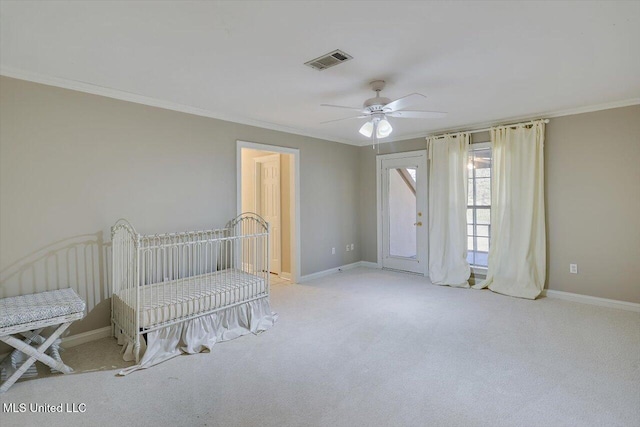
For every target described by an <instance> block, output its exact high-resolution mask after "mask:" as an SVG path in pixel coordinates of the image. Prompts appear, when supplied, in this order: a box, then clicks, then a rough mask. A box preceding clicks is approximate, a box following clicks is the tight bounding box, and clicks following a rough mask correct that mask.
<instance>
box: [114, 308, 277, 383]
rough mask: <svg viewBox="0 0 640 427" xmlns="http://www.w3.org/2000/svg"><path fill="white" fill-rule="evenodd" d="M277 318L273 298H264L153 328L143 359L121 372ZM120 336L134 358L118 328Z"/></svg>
mask: <svg viewBox="0 0 640 427" xmlns="http://www.w3.org/2000/svg"><path fill="white" fill-rule="evenodd" d="M277 319H278V315H277V314H276V313H273V312H271V306H270V305H269V300H268V299H267V298H260V299H258V300H254V301H249V302H247V303H244V304H240V305H237V306H235V307H229V308H226V309H224V310H220V311H218V312H215V313H212V314H208V315H204V316H200V317H196V318H195V319H191V320H186V321H184V322H181V323H178V324H176V325H171V326H167V327H165V328H162V329H158V330H155V331H152V332H149V333H148V334H147V342H146V343H145V342H144V340H143V339H142V337H140V341H141V346H140V354H141V355H142V358H141V359H140V363H139V364H138V365H135V366H131V367H129V368H126V369H123V370H122V371H120V372H119V373H118V375H127V374H130V373H131V372H134V371H137V370H138V369H146V368H150V367H151V366H154V365H157V364H158V363H161V362H164V361H165V360H168V359H171V358H172V357H175V356H179V355H180V354H182V353H188V354H195V353H200V352H202V351H204V350H211V348H212V347H213V345H214V344H215V343H217V342H222V341H229V340H232V339H234V338H238V337H240V336H242V335H247V334H249V333H253V334H258V333H260V332H263V331H266V330H267V329H269V328H271V327H272V326H273V325H274V323H275V322H276V320H277ZM116 338H118V344H120V345H122V346H123V349H122V352H123V358H124V360H127V361H131V360H134V359H135V356H134V353H133V343H132V342H130V341H128V340H127V339H126V337H124V335H122V334H121V333H120V331H119V330H118V329H116Z"/></svg>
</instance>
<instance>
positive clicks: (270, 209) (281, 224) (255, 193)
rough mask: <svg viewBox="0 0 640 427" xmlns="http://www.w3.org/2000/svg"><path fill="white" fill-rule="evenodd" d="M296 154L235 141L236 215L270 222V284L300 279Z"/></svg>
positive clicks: (287, 149)
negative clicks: (242, 214)
mask: <svg viewBox="0 0 640 427" xmlns="http://www.w3.org/2000/svg"><path fill="white" fill-rule="evenodd" d="M298 155H299V152H298V150H296V149H290V148H284V147H278V146H271V145H264V144H255V143H250V142H244V141H238V200H237V205H238V206H237V209H238V213H241V212H253V213H256V214H258V215H260V216H261V217H262V218H263V219H264V220H265V221H266V222H268V223H269V255H270V260H269V270H270V272H271V274H272V280H271V282H272V283H279V282H286V281H289V282H294V281H297V280H298V277H299V267H298V266H299V265H300V264H299V253H298V251H299V247H300V245H299V243H298V242H299V226H298V221H297V218H298V212H299V203H298V202H297V200H298V186H297V185H296V184H297V180H298V179H299V172H298V163H299V160H298Z"/></svg>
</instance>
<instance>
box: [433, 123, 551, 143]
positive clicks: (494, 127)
mask: <svg viewBox="0 0 640 427" xmlns="http://www.w3.org/2000/svg"><path fill="white" fill-rule="evenodd" d="M537 122H543V123H549V119H542V120H531V121H529V122H522V123H513V124H510V125H500V126H491V127H488V128H483V129H474V130H467V131H460V132H453V133H447V132H445V133H442V134H438V135H431V136H427V137H426V138H425V139H429V138H434V139H439V138H444V137H445V135H450V136H457V135H460V134H462V133H480V132H487V131H490V130H491V129H503V128H512V127H517V126H526V125H533V124H535V123H537Z"/></svg>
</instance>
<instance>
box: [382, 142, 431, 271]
mask: <svg viewBox="0 0 640 427" xmlns="http://www.w3.org/2000/svg"><path fill="white" fill-rule="evenodd" d="M378 162H379V163H378V169H379V173H380V180H379V181H378V182H379V183H380V188H379V196H380V197H379V200H380V210H379V212H380V215H381V221H379V223H380V225H381V228H382V229H381V230H380V231H381V232H379V236H380V237H381V243H382V244H381V248H380V249H381V252H382V253H381V262H382V267H383V268H388V269H393V270H402V271H409V272H412V273H420V274H427V273H428V271H427V265H428V264H427V230H428V228H427V216H426V214H427V155H426V150H425V151H419V152H411V153H401V154H393V155H386V156H379V157H378Z"/></svg>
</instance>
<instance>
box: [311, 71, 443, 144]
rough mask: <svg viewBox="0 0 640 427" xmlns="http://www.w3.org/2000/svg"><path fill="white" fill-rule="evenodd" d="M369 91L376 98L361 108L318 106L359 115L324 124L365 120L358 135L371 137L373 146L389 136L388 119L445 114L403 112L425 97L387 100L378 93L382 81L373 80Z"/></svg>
mask: <svg viewBox="0 0 640 427" xmlns="http://www.w3.org/2000/svg"><path fill="white" fill-rule="evenodd" d="M369 85H370V86H371V89H372V90H373V91H375V92H376V96H375V97H373V98H369V99H367V100H366V101H364V104H362V108H357V107H345V106H342V105H331V104H320V105H321V106H322V107H333V108H342V109H347V110H354V111H359V112H360V114H359V115H357V116H352V117H345V118H342V119H336V120H328V121H326V122H322V123H323V124H324V123H332V122H339V121H342V120H349V119H364V118H367V119H369V120H367V122H366V123H365V124H364V125H362V127H361V128H360V131H359V132H360V133H361V134H362V135H364V136H366V137H367V138H371V137H372V136H373V141H374V145H375V143H376V142H377V140H378V139H381V138H386V137H387V136H389V135H391V132H392V131H393V127H392V126H391V123H389V120H388V119H387V118H388V117H393V118H398V119H436V118H439V117H444V116H446V115H447V113H444V112H440V111H418V110H405V109H404V108H406V107H409V106H410V105H412V104H414V103H416V102H418V101H421V100H423V99H425V98H426V96H424V95H422V94H420V93H412V94H409V95H406V96H403V97H402V98H398V99H396V100H394V101H391V100H390V99H389V98H384V97H381V96H380V91H382V89H384V86H385V82H384V80H374V81H372V82H371V83H369Z"/></svg>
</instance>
